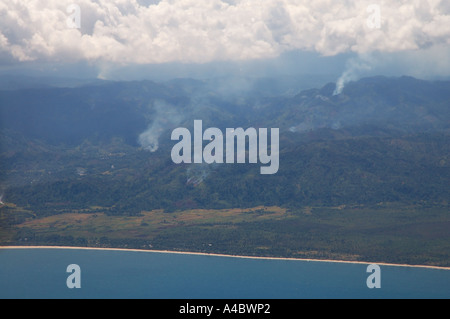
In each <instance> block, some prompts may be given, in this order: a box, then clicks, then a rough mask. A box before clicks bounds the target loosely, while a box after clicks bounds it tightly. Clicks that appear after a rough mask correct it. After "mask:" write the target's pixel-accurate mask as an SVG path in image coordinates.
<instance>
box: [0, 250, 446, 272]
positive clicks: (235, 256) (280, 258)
mask: <svg viewBox="0 0 450 319" xmlns="http://www.w3.org/2000/svg"><path fill="white" fill-rule="evenodd" d="M2 249H66V250H67V249H72V250H103V251H119V252H120V251H122V252H141V253H146V252H147V253H161V254H178V255H196V256H211V257H227V258H242V259H259V260H285V261H306V262H325V263H341V264H361V265H370V264H376V265H379V266H390V267H409V268H426V269H436V270H450V267H440V266H428V265H409V264H391V263H383V262H381V263H380V262H369V261H349V260H333V259H310V258H287V257H259V256H240V255H227V254H216V253H199V252H189V251H187V252H184V251H170V250H150V249H128V248H99V247H74V246H0V251H1V250H2Z"/></svg>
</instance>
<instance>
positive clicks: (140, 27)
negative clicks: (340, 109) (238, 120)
mask: <svg viewBox="0 0 450 319" xmlns="http://www.w3.org/2000/svg"><path fill="white" fill-rule="evenodd" d="M147 3H148V4H145V3H144V2H143V1H136V0H129V1H127V0H113V1H110V0H108V1H106V0H93V1H87V0H20V1H18V0H0V17H1V18H0V64H3V65H7V64H11V63H20V62H25V61H45V62H47V61H54V62H61V63H66V62H67V63H69V62H77V61H90V62H93V63H114V64H118V65H129V64H158V63H167V62H182V63H208V62H212V61H246V60H254V59H267V58H273V57H277V56H279V55H281V54H282V53H284V52H288V51H291V50H304V51H313V52H317V53H318V54H321V55H324V56H333V55H337V54H341V53H349V52H351V53H356V54H358V55H367V54H370V53H371V52H386V53H396V52H403V51H415V50H429V51H430V50H431V51H432V48H433V47H445V48H448V46H449V45H450V2H449V1H446V0H380V1H374V0H366V1H365V0H363V1H349V0H348V1H333V0H315V1H309V0H264V1H259V0H258V1H257V0H241V1H240V0H222V1H221V0H177V1H175V0H162V1H159V2H156V1H147ZM71 4H76V5H78V7H79V9H80V10H79V13H80V15H79V16H76V14H77V12H76V10H73V6H72V7H69V6H70V5H71ZM68 9H72V10H68ZM374 9H375V10H374ZM377 9H378V10H377ZM77 18H79V27H80V28H77V25H76V24H74V23H75V22H77Z"/></svg>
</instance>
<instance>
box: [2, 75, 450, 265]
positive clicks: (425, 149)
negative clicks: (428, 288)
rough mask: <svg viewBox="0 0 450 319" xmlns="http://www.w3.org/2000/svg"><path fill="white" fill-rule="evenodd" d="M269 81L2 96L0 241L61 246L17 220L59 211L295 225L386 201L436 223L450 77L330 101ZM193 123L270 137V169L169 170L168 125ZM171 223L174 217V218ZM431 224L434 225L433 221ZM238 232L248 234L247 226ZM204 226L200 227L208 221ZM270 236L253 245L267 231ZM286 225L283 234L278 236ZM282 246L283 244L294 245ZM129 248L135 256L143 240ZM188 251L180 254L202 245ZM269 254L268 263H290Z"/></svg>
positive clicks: (444, 179)
mask: <svg viewBox="0 0 450 319" xmlns="http://www.w3.org/2000/svg"><path fill="white" fill-rule="evenodd" d="M270 83H271V82H270V81H269V82H267V81H266V80H261V81H249V80H248V79H242V80H241V82H235V83H232V82H229V81H220V80H218V79H214V80H195V79H179V80H172V81H168V82H164V83H156V82H153V81H135V82H109V81H100V82H98V83H91V84H86V85H81V86H76V87H72V88H67V87H66V88H61V87H59V88H55V87H45V88H22V89H8V90H2V91H0V130H1V139H0V141H1V154H0V165H1V167H0V169H1V175H0V178H1V192H2V194H3V195H4V196H3V201H4V202H5V203H8V205H9V206H4V207H2V208H1V209H3V211H5V210H6V211H14V212H15V213H14V217H11V216H13V215H11V216H10V215H8V214H6V215H5V216H10V217H8V218H2V223H5V224H7V225H9V226H8V227H13V228H14V227H17V229H16V230H15V231H12V232H11V234H9V235H7V236H6V235H5V236H4V237H2V238H3V239H2V240H3V241H4V242H8V243H11V242H14V243H18V242H21V241H22V240H24V238H35V242H41V243H42V242H45V243H47V242H51V243H55V242H56V243H58V241H61V240H62V239H61V237H57V238H56V239H55V237H51V236H52V235H49V234H50V233H47V232H45V233H44V234H41V235H39V231H38V230H37V229H39V227H38V228H36V229H35V228H33V227H31V226H25V224H22V223H24V222H25V223H28V222H31V221H30V218H32V219H37V220H38V221H39V220H41V219H42V218H46V217H49V216H58V215H61V214H67V213H76V214H80V213H81V214H87V215H89V214H99V213H100V214H106V216H135V217H136V218H141V217H139V216H146V215H142V214H143V213H144V212H150V211H153V210H158V209H161V210H163V211H164V213H165V214H175V213H177V212H180V214H181V215H183V212H184V211H186V210H191V209H218V210H220V209H243V210H245V209H252V208H253V207H274V206H276V207H279V208H277V209H283V211H284V210H286V209H287V211H288V212H291V213H292V214H294V215H295V216H297V217H298V216H300V215H296V214H301V216H303V215H302V214H303V213H302V212H311V207H323V208H324V209H325V208H326V207H372V206H373V205H375V206H376V205H385V204H386V203H391V204H392V205H399V206H398V207H402V208H401V209H400V208H399V209H400V211H401V212H402V213H401V214H400V215H401V216H402V217H401V218H405V217H404V216H407V215H408V210H409V209H411V207H415V205H419V206H420V207H426V209H430V207H431V208H433V209H437V210H438V211H439V212H441V211H442V214H444V215H445V212H448V201H449V199H450V192H449V191H450V190H449V187H448V185H449V181H450V158H449V154H450V135H449V133H450V131H449V129H450V110H449V107H448V106H449V103H450V81H435V82H431V81H423V80H418V79H414V78H411V77H400V78H387V77H371V78H365V79H362V80H359V81H356V82H351V83H349V84H348V85H347V86H346V87H345V88H344V90H343V92H342V93H341V94H339V95H335V94H334V90H335V85H334V84H332V83H330V84H327V85H325V86H323V87H321V88H317V89H314V88H312V89H307V90H302V91H300V92H299V93H298V94H280V95H277V94H275V93H277V92H278V93H279V90H278V89H276V88H275V89H273V90H271V88H270V85H271V84H270ZM194 120H202V121H203V127H204V128H207V127H217V128H220V129H222V130H224V129H225V128H227V127H229V128H238V127H242V128H244V129H246V128H249V127H255V128H279V129H280V169H279V171H278V172H277V174H275V175H269V176H264V175H261V174H260V173H259V167H260V165H254V164H234V165H231V164H212V165H208V164H205V163H203V164H181V165H176V164H174V163H173V162H172V160H171V157H170V153H171V148H172V147H173V145H174V144H175V143H176V142H175V141H172V140H171V136H170V135H171V132H172V130H173V129H175V128H177V127H186V128H189V129H190V130H191V132H192V127H193V123H194ZM391 204H389V205H391ZM12 205H14V206H12ZM375 206H374V207H375ZM13 207H16V208H13ZM308 207H310V208H308ZM377 207H378V206H377ZM396 207H397V206H396ZM406 207H408V208H406ZM317 209H319V208H317ZM361 209H363V208H361ZM389 209H390V208H389ZM389 209H388V210H389ZM415 209H416V208H414V210H415ZM313 211H314V210H313ZM424 211H425V210H424ZM30 214H31V215H30ZM333 214H334V213H333ZM433 214H434V213H433ZM433 214H431V215H430V216H434V217H432V219H433V218H434V219H433V220H432V222H431V221H430V220H427V219H426V218H425V217H423V216H421V217H420V218H419V217H417V219H416V220H415V222H416V223H422V224H423V223H428V222H429V223H432V224H433V225H438V224H439V225H441V226H442V225H447V224H448V222H449V221H448V220H446V219H445V218H444V217H442V216H444V215H442V216H441V213H439V214H438V215H433ZM87 215H86V216H87ZM181 215H180V216H181ZM400 215H398V216H400ZM2 216H3V215H2ZM30 216H32V217H30ZM61 216H63V215H61ZM89 216H90V215H89ZM167 216H169V215H167ZM172 216H173V218H174V220H175V218H176V217H175V216H177V215H172ZM186 216H190V215H189V214H187V215H186ZM239 216H240V215H239ZM276 216H278V215H276ZM320 216H322V215H320ZM324 216H329V215H327V214H325V215H324ZM380 216H381V215H380ZM393 216H397V215H395V214H394V215H393ZM436 216H440V217H439V218H441V219H439V220H440V222H439V223H437V222H436V220H435V219H436V218H438V217H436ZM291 217H292V216H291ZM291 217H289V218H291ZM297 217H296V218H297ZM55 218H56V217H55ZM158 218H159V217H158ZM177 218H178V217H177ZM180 218H181V217H180ZM239 218H241V217H239ZM268 218H269V217H268ZM270 218H271V217H270ZM270 218H269V219H268V220H269V221H265V223H266V224H258V225H259V226H261V227H263V228H264V229H265V227H269V228H270V227H272V226H273V227H275V225H278V226H276V227H281V226H280V225H281V224H280V223H284V222H280V221H279V220H278V221H277V219H278V218H279V216H278V217H274V218H275V219H274V220H273V221H271V219H270ZM321 218H323V217H321ZM327 218H328V217H327ZM423 218H424V219H423ZM430 218H431V217H430ZM442 218H444V219H442ZM158 220H159V219H158ZM161 220H164V221H165V222H161V223H162V224H161V225H160V227H161V228H158V229H159V230H158V232H161V231H162V230H161V229H167V231H169V229H170V227H169V226H168V225H169V224H168V223H169V222H168V219H167V218H163V217H161ZM42 222H44V219H43V220H42ZM234 222H235V221H233V223H234ZM322 222H323V220H322V221H320V222H319V221H317V223H316V222H314V225H316V226H317V225H322V224H321V223H322ZM143 223H144V222H143ZM146 223H147V222H145V223H144V224H146ZM240 223H243V224H238V225H241V226H240V227H243V228H242V229H245V232H248V231H250V229H253V228H252V227H256V226H255V225H256V224H253V223H250V222H245V223H244V222H243V221H240ZM381 223H382V224H383V223H385V222H384V221H382V222H381ZM219 224H220V223H219ZM14 225H18V226H14ZM180 225H182V224H180ZM207 225H209V226H204V225H203V226H201V227H213V225H215V224H214V223H212V224H211V225H210V224H207ZM220 225H228V224H226V223H225V224H220ZM270 225H271V226H270ZM283 225H284V226H283V228H280V229H283V230H282V231H281V233H279V234H278V235H277V236H297V235H295V234H297V233H296V231H295V229H293V228H292V229H291V228H289V227H288V226H287V224H286V225H285V224H283ZM430 225H431V224H430ZM259 226H258V227H259ZM316 226H311V227H312V228H308V230H310V229H315V228H314V227H316ZM322 226H323V225H322ZM322 226H320V227H322ZM86 227H87V226H86ZM102 227H103V226H102ZM108 227H111V226H108ZM167 227H169V228H167ZM221 227H222V226H221ZM223 227H225V226H223ZM226 227H228V226H226ZM248 227H250V228H248ZM276 227H275V229H278V228H276ZM285 227H287V228H285ZM299 227H300V226H299ZM305 227H306V226H305ZM377 227H378V226H377ZM411 227H412V226H411ZM433 227H434V226H430V228H429V230H430V232H434V233H435V234H441V235H436V236H438V240H441V239H442V240H445V238H447V237H448V235H445V232H444V233H442V232H441V230H437V229H436V228H433ZM436 227H437V226H436ZM269 228H267V230H266V231H265V232H263V233H261V234H259V233H258V234H259V235H256V233H255V236H265V235H264V234H266V235H267V234H271V231H270V230H269ZM50 229H51V228H49V231H50ZM57 229H59V228H57ZM189 229H191V228H180V229H178V228H177V232H171V233H170V234H171V235H170V236H169V235H168V234H167V233H158V234H159V235H158V236H162V237H154V235H152V236H153V237H152V236H151V238H152V240H151V242H152V243H153V244H152V245H154V243H155V242H158V243H160V246H158V247H163V248H167V246H166V245H172V246H173V247H178V248H177V249H181V248H180V247H182V246H183V245H184V244H182V243H181V242H180V241H178V239H176V238H181V237H182V236H186V233H185V232H186V231H188V230H189ZM227 229H228V228H227ZM240 229H241V228H240ZM286 229H290V230H289V231H288V232H287V233H286V234H285V233H284V231H285V230H286ZM355 229H356V228H355ZM377 229H378V230H377V231H380V230H379V228H377ZM439 229H440V228H439ZM58 231H59V233H58V234H60V233H61V231H62V230H60V229H59V230H58ZM97 231H98V230H97ZM164 231H165V230H164ZM210 231H211V233H210V232H209V231H208V232H206V233H202V234H203V235H201V236H200V235H199V234H197V233H195V234H194V233H190V235H189V236H193V238H197V239H193V242H194V243H197V241H199V242H204V241H205V240H207V238H210V237H211V236H212V237H211V238H213V237H214V238H215V237H216V235H217V234H216V233H214V232H213V230H212V229H211V230H210ZM227 231H228V230H227ZM229 231H230V232H233V231H234V230H233V231H232V228H230V229H229ZM291 232H292V233H291ZM138 233H139V232H138ZM319 233H320V234H321V236H322V235H323V232H319ZM77 234H78V235H79V236H80V238H84V237H83V236H87V235H80V233H77ZM82 234H85V233H84V232H83V233H82ZM132 234H134V233H133V232H131V233H129V234H128V235H120V236H122V237H124V238H128V239H127V245H129V244H130V243H131V242H133V240H138V239H136V236H138V235H132ZM139 234H141V233H139ZM146 234H147V233H146ZM213 234H214V235H213ZM281 234H283V235H281ZM408 234H409V233H408ZM78 235H77V236H78ZM91 235H92V236H94V235H93V233H91ZM91 235H89V236H91ZM222 235H223V238H224V239H223V241H224V246H223V249H222V250H220V251H222V252H223V251H227V252H229V251H233V252H234V253H242V252H243V251H241V250H236V251H234V250H233V249H232V248H230V247H232V246H230V245H231V243H232V238H233V236H235V235H236V234H234V235H233V234H232V233H227V232H226V233H223V234H222ZM222 235H221V236H222ZM360 235H361V234H359V235H358V236H360ZM49 236H50V237H49ZM89 236H87V238H89ZM127 236H129V237H127ZM139 236H144V237H145V238H147V237H148V236H150V235H144V233H142V234H141V235H139ZM167 236H168V237H167ZM180 236H181V237H180ZM197 236H200V237H197ZM202 236H206V237H202ZM208 236H210V237H208ZM268 236H269V235H268ZM270 236H272V235H270ZM270 236H269V237H270ZM408 236H409V235H408ZM446 236H447V237H446ZM122 237H121V238H122ZM144 237H143V238H144ZM49 238H50V239H49ZM58 238H59V239H58ZM105 238H107V239H104V244H105V245H106V246H108V245H109V246H111V245H117V244H118V242H114V240H119V239H117V238H115V237H114V235H113V234H110V235H107V234H105ZM130 238H132V239H130ZM139 238H140V237H139ZM155 238H159V239H157V240H156V239H155ZM163 238H164V240H163ZM227 238H228V239H227ZM258 238H259V237H258ZM270 238H272V237H270ZM289 238H291V237H289ZM121 240H122V239H121ZM139 240H140V239H139ZM142 240H144V239H142ZM146 240H147V241H148V240H150V239H148V238H147V239H146ZM180 240H181V239H180ZM227 240H228V241H227ZM264 240H268V239H267V238H266V239H264ZM284 240H285V243H286V242H289V243H291V240H292V238H291V239H288V238H285V239H284ZM96 242H97V241H96ZM255 242H257V243H260V241H259V240H256V241H255ZM444 242H445V241H444ZM114 243H115V244H114ZM169 243H170V244H169ZM225 243H228V244H225ZM97 244H98V243H97ZM97 244H95V245H97ZM121 245H122V244H121ZM136 245H138V246H139V247H141V246H140V245H141V241H139V244H136ZM146 245H147V242H146ZM193 245H194V246H192V247H190V249H194V250H201V249H203V248H199V247H200V246H195V245H197V244H193ZM202 245H203V244H202ZM255 245H256V244H255ZM258 245H259V244H258ZM277 245H278V244H277ZM277 245H275V246H276V247H278V248H276V249H275V248H273V249H275V250H273V251H272V253H270V252H268V253H269V254H278V255H280V254H283V255H286V254H288V255H289V254H291V253H292V251H291V250H289V251H291V252H289V253H288V252H287V251H285V250H284V249H286V247H285V246H282V245H281V244H280V245H279V246H277ZM290 245H291V244H287V246H289V247H290ZM292 245H294V242H292ZM311 245H313V244H311ZM275 246H274V247H275ZM294 246H295V245H294ZM201 247H203V246H201ZM311 247H312V246H311ZM311 247H310V248H309V249H312V248H311ZM241 248H242V247H241ZM291 248H292V247H291ZM316 248H317V247H316ZM441 248H442V247H441ZM242 249H243V248H242ZM246 249H247V248H246ZM248 249H250V248H248ZM280 249H281V250H280ZM338 250H339V249H338ZM280 251H282V252H281V253H280ZM339 251H342V250H339ZM247 253H249V252H247ZM444 255H445V254H444ZM405 258H406V257H405ZM408 258H409V257H408ZM436 258H438V259H439V258H441V257H436Z"/></svg>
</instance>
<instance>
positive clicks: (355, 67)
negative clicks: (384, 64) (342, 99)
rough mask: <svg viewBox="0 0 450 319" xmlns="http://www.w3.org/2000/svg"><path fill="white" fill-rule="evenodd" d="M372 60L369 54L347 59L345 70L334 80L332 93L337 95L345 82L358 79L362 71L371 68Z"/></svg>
mask: <svg viewBox="0 0 450 319" xmlns="http://www.w3.org/2000/svg"><path fill="white" fill-rule="evenodd" d="M372 64H373V60H372V58H371V57H370V56H368V55H364V56H359V57H357V58H352V59H350V60H348V62H347V65H346V70H345V71H344V73H342V75H341V76H340V78H339V79H338V80H337V82H336V89H335V90H334V92H333V95H339V94H341V93H342V91H343V90H344V87H345V85H346V84H347V83H349V82H351V81H356V80H358V79H359V78H360V77H361V76H362V75H363V73H364V72H367V71H370V70H371V69H372Z"/></svg>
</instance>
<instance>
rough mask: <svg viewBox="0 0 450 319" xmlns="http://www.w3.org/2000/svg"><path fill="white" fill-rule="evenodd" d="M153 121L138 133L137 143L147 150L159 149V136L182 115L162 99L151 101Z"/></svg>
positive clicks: (177, 121) (175, 123)
mask: <svg viewBox="0 0 450 319" xmlns="http://www.w3.org/2000/svg"><path fill="white" fill-rule="evenodd" d="M153 112H154V113H153V116H152V117H153V121H152V123H151V124H150V125H149V126H148V128H147V130H146V131H145V132H143V133H141V134H140V135H139V138H138V141H139V144H140V145H141V146H142V148H144V149H145V150H147V151H150V152H156V151H157V150H158V149H159V137H160V136H161V134H162V133H163V132H164V131H165V130H166V129H168V128H171V127H173V126H175V125H178V124H179V123H180V122H181V121H182V120H183V116H182V115H181V114H179V113H178V112H177V110H176V108H175V107H174V106H173V105H171V104H169V103H167V102H166V101H163V100H156V101H155V102H154V103H153Z"/></svg>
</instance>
